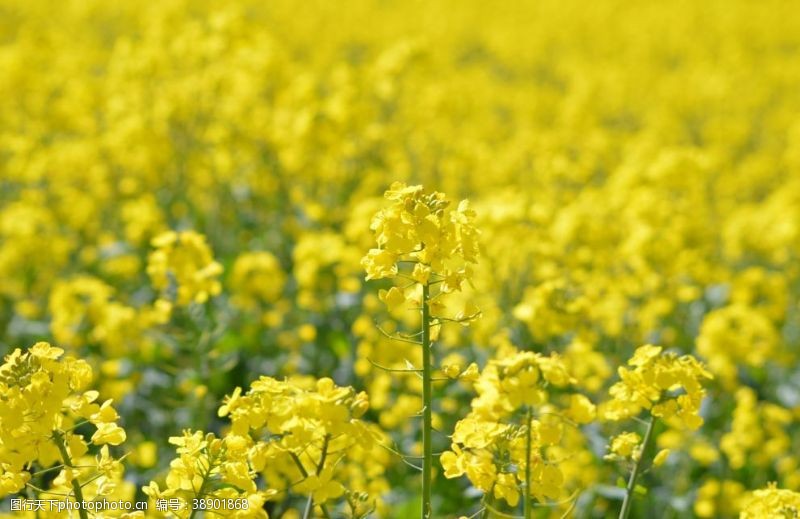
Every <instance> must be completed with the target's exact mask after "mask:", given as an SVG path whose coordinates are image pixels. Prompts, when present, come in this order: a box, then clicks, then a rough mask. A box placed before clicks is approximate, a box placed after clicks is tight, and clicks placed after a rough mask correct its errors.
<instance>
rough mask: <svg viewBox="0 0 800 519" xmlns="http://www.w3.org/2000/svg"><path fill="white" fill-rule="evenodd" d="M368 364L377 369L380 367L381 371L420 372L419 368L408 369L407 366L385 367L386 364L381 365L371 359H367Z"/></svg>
mask: <svg viewBox="0 0 800 519" xmlns="http://www.w3.org/2000/svg"><path fill="white" fill-rule="evenodd" d="M367 360H368V361H369V363H370V364H372V365H373V366H375V367H376V368H378V369H382V370H383V371H388V372H390V373H422V370H421V369H409V368H387V367H386V366H381V365H380V364H378V363H377V362H375V361H373V360H372V359H367Z"/></svg>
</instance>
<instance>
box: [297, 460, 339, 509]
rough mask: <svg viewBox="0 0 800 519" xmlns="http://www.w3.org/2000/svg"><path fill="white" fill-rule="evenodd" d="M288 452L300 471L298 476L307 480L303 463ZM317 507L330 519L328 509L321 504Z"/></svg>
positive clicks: (306, 472)
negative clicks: (300, 475)
mask: <svg viewBox="0 0 800 519" xmlns="http://www.w3.org/2000/svg"><path fill="white" fill-rule="evenodd" d="M288 452H289V456H290V457H291V458H292V460H293V461H294V464H295V465H297V468H298V470H300V474H302V475H303V477H304V478H307V477H308V471H307V470H306V468H305V467H304V466H303V462H302V461H300V457H299V456H298V455H297V454H295V453H294V452H292V451H288ZM319 506H320V508H321V509H322V515H323V516H324V517H325V518H326V519H330V518H331V514H330V512H328V508H327V507H326V506H325V505H324V504H321V505H319Z"/></svg>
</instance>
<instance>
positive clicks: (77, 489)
mask: <svg viewBox="0 0 800 519" xmlns="http://www.w3.org/2000/svg"><path fill="white" fill-rule="evenodd" d="M53 440H54V441H55V444H56V447H58V452H59V453H61V459H62V461H63V462H64V466H65V467H69V468H74V465H73V464H72V458H70V455H69V451H68V450H67V444H66V439H65V438H64V435H63V434H62V433H61V431H59V430H54V431H53ZM70 484H71V485H72V492H73V493H74V494H75V502H76V503H77V504H78V516H79V517H80V518H81V519H89V513H88V512H87V511H86V509H85V508H83V504H84V503H83V490H82V489H81V484H80V482H79V481H78V480H77V478H73V479H72V481H70Z"/></svg>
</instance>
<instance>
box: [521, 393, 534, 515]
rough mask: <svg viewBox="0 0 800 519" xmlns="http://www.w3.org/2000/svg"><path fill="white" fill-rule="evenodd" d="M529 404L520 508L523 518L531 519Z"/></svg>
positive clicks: (529, 408) (529, 407)
mask: <svg viewBox="0 0 800 519" xmlns="http://www.w3.org/2000/svg"><path fill="white" fill-rule="evenodd" d="M531 414H532V413H531V406H528V411H527V413H526V422H527V430H526V432H525V493H524V494H523V496H522V499H523V502H522V510H523V515H524V516H525V519H531V517H532V515H531V514H532V510H531Z"/></svg>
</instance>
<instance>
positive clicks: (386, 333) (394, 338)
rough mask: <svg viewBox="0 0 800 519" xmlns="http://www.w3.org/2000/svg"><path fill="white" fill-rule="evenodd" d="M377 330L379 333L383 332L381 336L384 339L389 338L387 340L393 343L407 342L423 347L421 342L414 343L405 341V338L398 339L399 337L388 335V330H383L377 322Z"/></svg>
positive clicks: (408, 340)
mask: <svg viewBox="0 0 800 519" xmlns="http://www.w3.org/2000/svg"><path fill="white" fill-rule="evenodd" d="M375 328H377V329H378V331H379V332H381V334H382V335H383V336H384V337H387V338H389V339H391V340H393V341H400V342H407V343H409V344H416V345H417V346H421V345H422V343H421V342H419V341H412V340H410V339H404V338H403V337H398V336H397V335H392V334H390V333H388V332H387V331H386V330H384V329H383V328H381V327H380V325H379V324H378V323H377V322H375Z"/></svg>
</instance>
